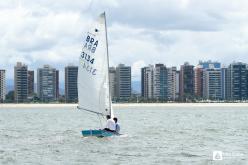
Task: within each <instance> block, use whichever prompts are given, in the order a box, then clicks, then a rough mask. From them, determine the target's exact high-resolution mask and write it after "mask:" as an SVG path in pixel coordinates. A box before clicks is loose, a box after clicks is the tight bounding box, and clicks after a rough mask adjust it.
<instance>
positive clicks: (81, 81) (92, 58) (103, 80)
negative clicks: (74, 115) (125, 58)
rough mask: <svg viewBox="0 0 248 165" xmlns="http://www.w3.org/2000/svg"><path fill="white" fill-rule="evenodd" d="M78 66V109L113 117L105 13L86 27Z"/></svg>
mask: <svg viewBox="0 0 248 165" xmlns="http://www.w3.org/2000/svg"><path fill="white" fill-rule="evenodd" d="M82 46H83V48H82V51H81V54H80V57H79V67H78V99H79V106H78V108H79V109H82V110H86V111H89V112H93V113H96V114H101V115H111V117H113V112H112V106H111V100H110V99H111V97H110V92H109V70H108V68H109V61H108V60H109V59H108V43H107V29H106V17H105V13H103V14H101V15H100V16H99V18H98V20H97V21H96V22H95V23H94V25H93V26H92V27H91V28H90V29H89V30H88V32H87V33H86V36H85V38H84V42H83V45H82Z"/></svg>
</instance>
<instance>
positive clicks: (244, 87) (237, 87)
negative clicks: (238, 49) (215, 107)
mask: <svg viewBox="0 0 248 165" xmlns="http://www.w3.org/2000/svg"><path fill="white" fill-rule="evenodd" d="M247 72H248V71H247V64H245V63H241V62H234V63H232V64H230V65H229V67H228V69H227V79H226V80H227V83H226V84H227V91H226V93H227V99H229V100H247V99H248V80H247V79H248V77H247Z"/></svg>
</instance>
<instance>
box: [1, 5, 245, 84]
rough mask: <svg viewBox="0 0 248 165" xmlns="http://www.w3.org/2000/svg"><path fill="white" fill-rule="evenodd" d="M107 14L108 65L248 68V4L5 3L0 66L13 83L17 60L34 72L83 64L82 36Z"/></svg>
mask: <svg viewBox="0 0 248 165" xmlns="http://www.w3.org/2000/svg"><path fill="white" fill-rule="evenodd" d="M103 11H106V13H107V21H108V22H107V24H108V34H109V53H110V64H111V65H117V64H119V63H124V64H127V65H131V66H132V70H133V79H134V80H139V78H140V68H141V67H143V66H145V65H148V64H154V63H159V62H160V63H164V64H166V65H167V66H179V65H181V64H183V63H184V62H185V61H188V62H190V63H191V64H194V65H196V64H197V63H198V61H199V60H209V59H211V60H214V61H219V62H222V64H226V65H227V64H229V63H230V62H232V61H242V62H246V63H248V1H247V0H104V1H103V0H93V1H92V0H52V1H51V0H36V1H34V0H8V1H4V0H2V1H0V36H1V37H0V56H1V58H0V69H6V70H7V78H8V79H13V67H14V65H15V63H16V62H17V61H21V62H24V63H25V64H27V65H28V66H29V68H30V69H35V70H36V69H37V68H38V67H41V66H43V65H44V64H50V65H52V66H54V67H56V68H58V69H60V70H61V73H60V74H61V76H60V77H61V81H62V80H63V78H64V75H63V74H64V73H63V68H64V66H65V65H67V64H68V63H72V64H75V65H77V63H78V56H79V54H80V50H81V43H82V36H83V35H82V34H83V32H85V31H86V30H87V28H88V26H89V25H90V23H91V21H92V20H93V19H94V18H96V17H97V15H99V14H100V13H101V12H103Z"/></svg>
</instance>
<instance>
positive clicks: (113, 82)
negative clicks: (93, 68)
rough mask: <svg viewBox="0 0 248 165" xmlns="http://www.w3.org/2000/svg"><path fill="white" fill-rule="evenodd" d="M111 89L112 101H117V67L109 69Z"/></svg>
mask: <svg viewBox="0 0 248 165" xmlns="http://www.w3.org/2000/svg"><path fill="white" fill-rule="evenodd" d="M109 88H110V94H111V98H112V100H116V98H117V95H116V93H117V92H116V90H117V89H116V69H115V67H110V68H109Z"/></svg>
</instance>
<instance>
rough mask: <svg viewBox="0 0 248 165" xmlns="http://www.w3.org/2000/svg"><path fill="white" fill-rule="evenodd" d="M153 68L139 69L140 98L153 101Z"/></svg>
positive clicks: (151, 66) (150, 66)
mask: <svg viewBox="0 0 248 165" xmlns="http://www.w3.org/2000/svg"><path fill="white" fill-rule="evenodd" d="M153 79H154V67H153V65H149V66H147V67H143V68H141V96H142V97H143V98H144V99H153V91H154V90H153V87H154V85H153V83H154V81H153Z"/></svg>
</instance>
